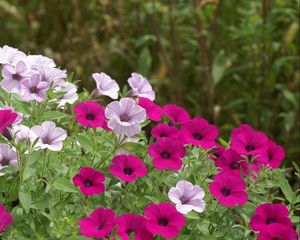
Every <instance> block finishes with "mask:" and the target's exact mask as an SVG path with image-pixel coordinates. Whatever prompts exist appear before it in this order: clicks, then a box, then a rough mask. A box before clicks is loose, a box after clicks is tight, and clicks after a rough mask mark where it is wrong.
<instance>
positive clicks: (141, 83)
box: [128, 73, 155, 101]
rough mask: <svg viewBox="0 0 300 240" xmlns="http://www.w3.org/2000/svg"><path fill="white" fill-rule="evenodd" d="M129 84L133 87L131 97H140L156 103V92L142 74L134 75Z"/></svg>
mask: <svg viewBox="0 0 300 240" xmlns="http://www.w3.org/2000/svg"><path fill="white" fill-rule="evenodd" d="M128 84H129V86H130V87H131V90H130V92H129V96H139V97H144V98H148V99H150V100H151V101H154V99H155V92H154V91H153V90H152V86H151V85H150V83H149V81H148V80H147V79H146V78H145V77H143V76H142V75H141V74H138V73H132V74H131V77H130V78H129V79H128Z"/></svg>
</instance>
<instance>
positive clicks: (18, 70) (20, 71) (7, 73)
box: [0, 60, 33, 93]
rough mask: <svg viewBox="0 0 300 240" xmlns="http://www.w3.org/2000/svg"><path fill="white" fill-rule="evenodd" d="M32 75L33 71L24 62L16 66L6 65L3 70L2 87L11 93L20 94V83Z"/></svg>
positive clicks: (19, 62)
mask: <svg viewBox="0 0 300 240" xmlns="http://www.w3.org/2000/svg"><path fill="white" fill-rule="evenodd" d="M31 74H33V71H32V70H30V69H29V68H28V66H27V64H26V63H25V62H24V61H22V60H20V61H18V62H17V64H16V65H15V66H13V65H10V64H5V65H4V66H3V69H2V76H3V80H2V81H1V83H0V86H1V87H2V88H3V89H4V90H6V91H7V92H9V93H11V92H17V93H18V92H19V91H20V82H21V81H22V80H24V79H25V78H28V77H29V76H30V75H31Z"/></svg>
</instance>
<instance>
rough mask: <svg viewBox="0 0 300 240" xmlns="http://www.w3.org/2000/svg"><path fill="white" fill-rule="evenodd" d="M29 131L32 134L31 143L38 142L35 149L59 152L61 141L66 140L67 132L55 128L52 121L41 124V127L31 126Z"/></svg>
mask: <svg viewBox="0 0 300 240" xmlns="http://www.w3.org/2000/svg"><path fill="white" fill-rule="evenodd" d="M31 131H32V132H33V133H34V134H33V135H32V138H31V142H32V143H33V142H35V141H36V138H38V141H37V142H36V144H35V146H34V147H35V149H37V150H38V149H49V150H51V151H60V150H61V149H62V148H63V141H64V140H65V139H66V138H67V132H66V131H65V130H64V129H62V128H60V127H56V125H55V123H54V122H52V121H46V122H43V123H42V125H37V126H33V127H32V128H31Z"/></svg>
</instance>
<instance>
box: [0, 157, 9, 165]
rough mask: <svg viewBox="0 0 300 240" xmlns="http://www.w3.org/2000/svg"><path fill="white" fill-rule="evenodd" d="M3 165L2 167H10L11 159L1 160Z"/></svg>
mask: <svg viewBox="0 0 300 240" xmlns="http://www.w3.org/2000/svg"><path fill="white" fill-rule="evenodd" d="M1 165H2V166H8V165H9V159H6V158H3V159H2V160H1Z"/></svg>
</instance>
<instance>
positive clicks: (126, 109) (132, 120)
mask: <svg viewBox="0 0 300 240" xmlns="http://www.w3.org/2000/svg"><path fill="white" fill-rule="evenodd" d="M105 116H106V118H107V119H108V124H107V125H108V127H109V128H110V129H112V131H113V132H114V133H115V134H118V135H125V136H127V137H132V136H133V135H135V134H138V133H139V132H140V131H141V125H140V123H141V122H143V121H145V120H146V111H145V109H144V108H142V107H141V106H139V105H137V104H136V102H135V101H134V100H133V99H132V98H122V99H121V100H120V101H119V102H118V101H114V102H111V103H110V104H108V105H107V106H106V108H105Z"/></svg>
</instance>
